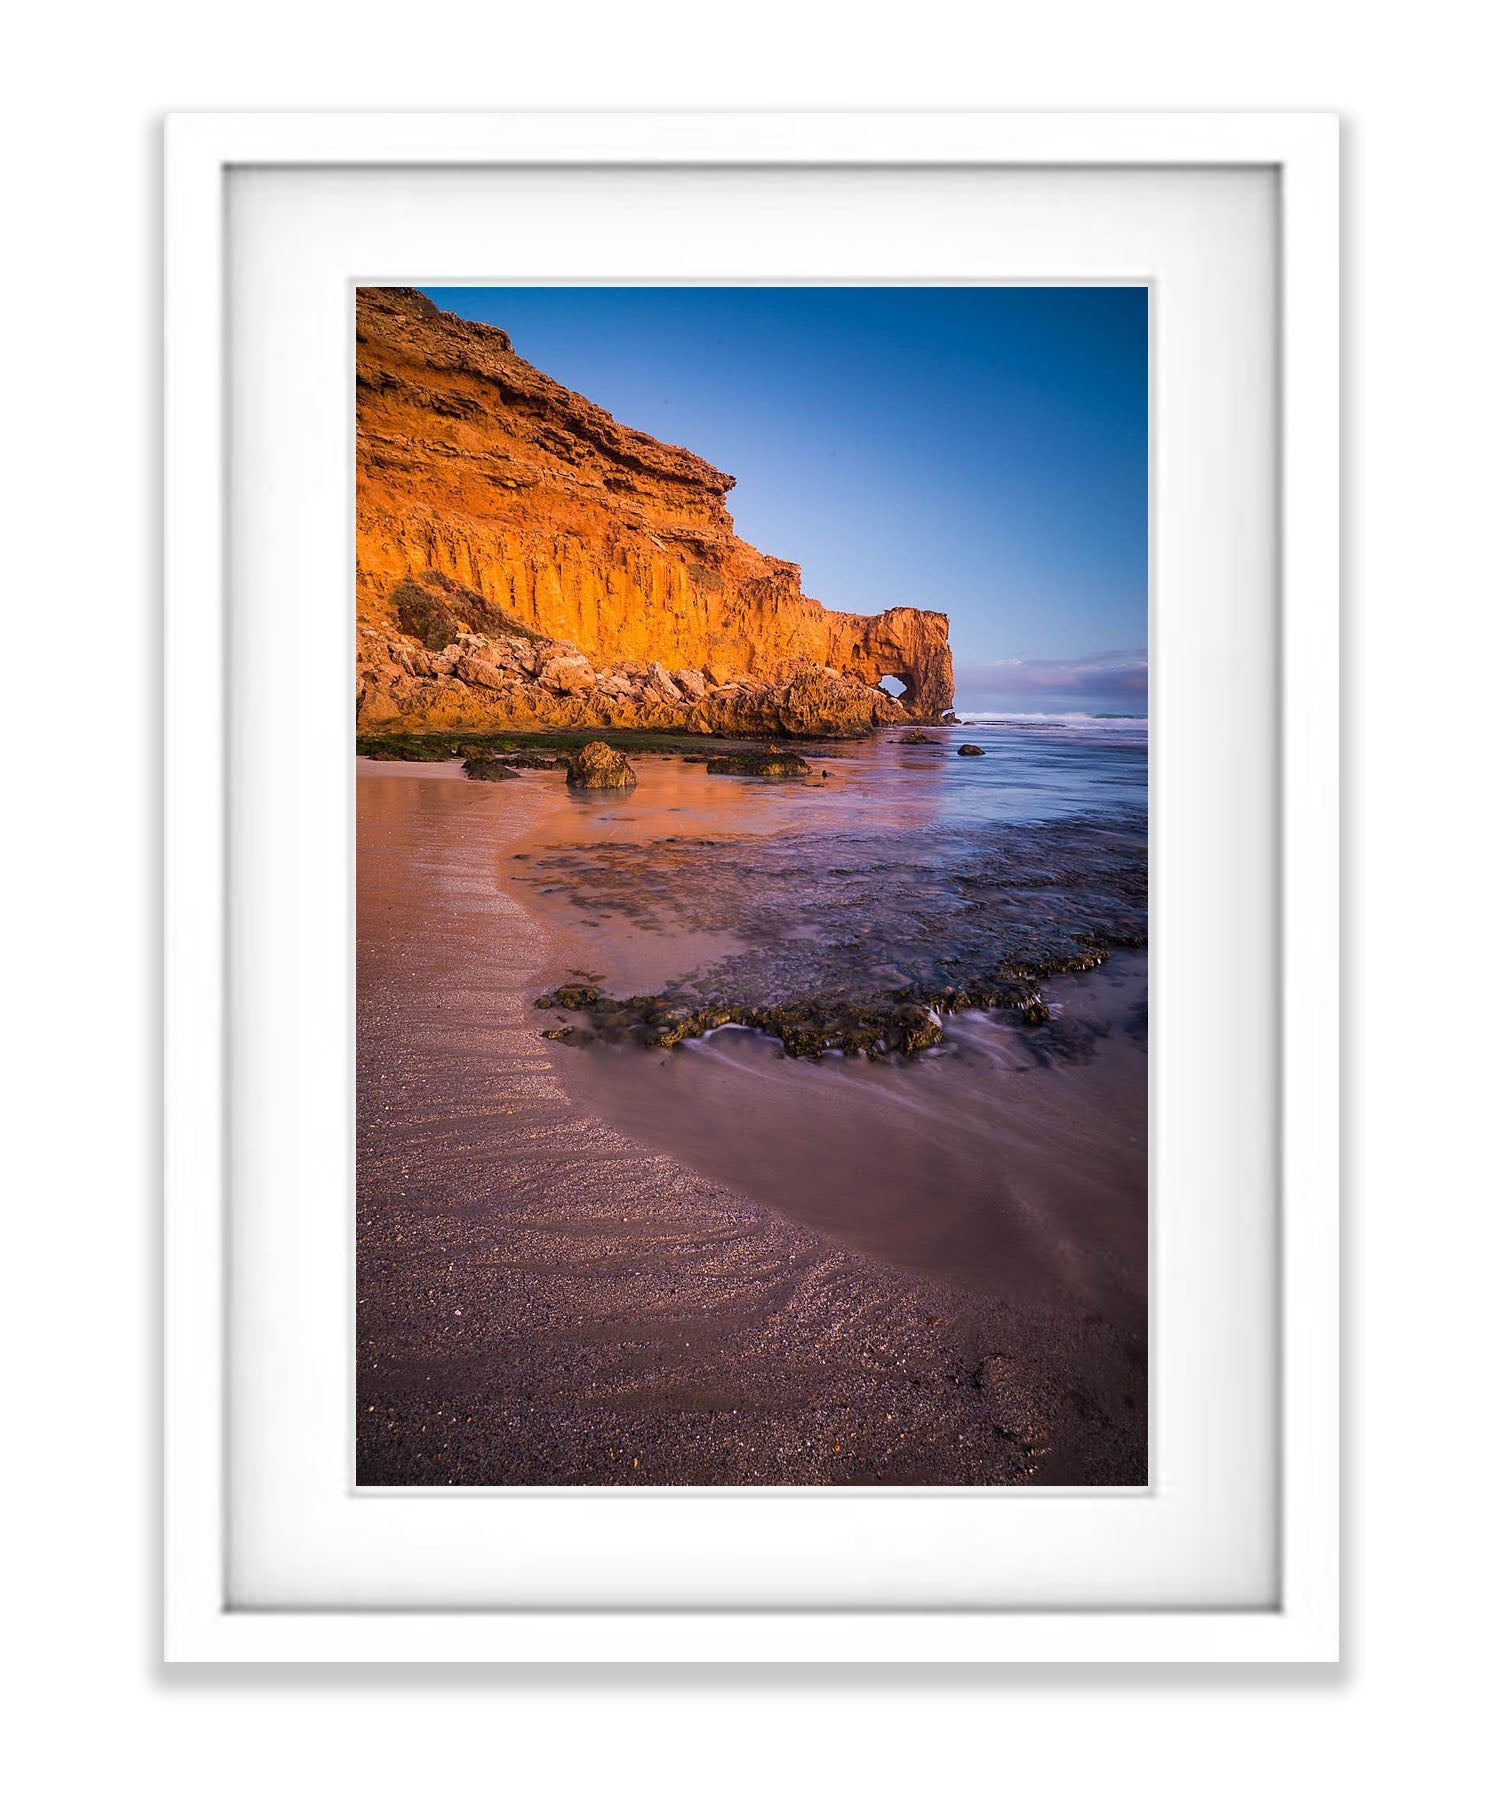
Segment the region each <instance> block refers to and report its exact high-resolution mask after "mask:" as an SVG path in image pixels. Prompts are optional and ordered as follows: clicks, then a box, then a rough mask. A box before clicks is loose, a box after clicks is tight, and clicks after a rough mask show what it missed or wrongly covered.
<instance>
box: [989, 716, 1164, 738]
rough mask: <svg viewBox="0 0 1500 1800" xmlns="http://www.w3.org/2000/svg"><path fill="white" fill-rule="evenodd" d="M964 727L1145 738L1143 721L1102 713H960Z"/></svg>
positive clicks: (1142, 719)
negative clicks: (1107, 733) (1032, 728)
mask: <svg viewBox="0 0 1500 1800" xmlns="http://www.w3.org/2000/svg"><path fill="white" fill-rule="evenodd" d="M959 723H960V724H962V725H1050V726H1054V727H1056V728H1057V729H1059V730H1074V731H1118V732H1126V733H1131V732H1133V733H1135V734H1136V735H1137V736H1144V735H1145V732H1146V726H1147V721H1146V720H1145V719H1144V718H1136V717H1122V716H1120V715H1117V714H1113V713H1109V714H1099V713H1081V712H1067V713H1043V712H960V714H959Z"/></svg>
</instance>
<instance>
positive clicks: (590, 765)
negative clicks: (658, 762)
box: [568, 739, 635, 788]
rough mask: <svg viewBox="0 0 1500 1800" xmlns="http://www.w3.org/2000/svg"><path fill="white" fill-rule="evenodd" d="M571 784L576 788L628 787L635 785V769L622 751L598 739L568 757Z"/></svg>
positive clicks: (570, 785) (569, 782)
mask: <svg viewBox="0 0 1500 1800" xmlns="http://www.w3.org/2000/svg"><path fill="white" fill-rule="evenodd" d="M568 786H569V787H576V788H628V787H634V786H635V770H634V769H632V768H631V766H630V764H629V762H628V761H627V760H626V757H625V755H624V753H623V752H622V751H619V750H616V749H614V748H612V747H611V746H610V745H609V744H606V743H604V742H602V741H601V740H598V739H596V740H595V741H594V742H593V743H591V744H585V745H584V746H583V748H582V749H581V750H580V751H578V752H577V754H576V755H574V756H570V757H569V758H568Z"/></svg>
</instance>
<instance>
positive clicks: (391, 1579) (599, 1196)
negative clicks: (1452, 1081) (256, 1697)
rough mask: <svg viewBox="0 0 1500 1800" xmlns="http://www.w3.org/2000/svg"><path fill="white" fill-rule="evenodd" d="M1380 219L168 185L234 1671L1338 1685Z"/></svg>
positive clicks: (297, 118)
mask: <svg viewBox="0 0 1500 1800" xmlns="http://www.w3.org/2000/svg"><path fill="white" fill-rule="evenodd" d="M1337 194H1338V175H1337V126H1336V121H1335V120H1333V119H1332V118H1330V117H1326V116H1321V115H1299V114H1291V115H1279V114H1278V115H1223V116H1208V115H1192V116H1186V115H1150V114H1139V115H1035V114H1032V115H1016V116H1006V115H1003V114H985V115H979V114H953V115H920V114H900V115H874V114H840V115H796V114H778V115H770V114H767V115H748V114H746V115H733V114H726V115H722V116H709V115H696V114H657V115H630V114H598V115H569V114H509V115H500V114H496V115H451V116H425V115H326V116H325V115H296V114H278V115H269V114H267V115H253V114H252V115H220V114H214V115H207V114H205V115H179V116H176V117H174V118H172V119H171V120H170V121H169V125H168V137H167V211H166V220H167V283H166V305H167V312H166V343H167V397H166V434H167V469H166V496H167V518H166V547H167V558H166V566H167V589H168V591H167V655H168V667H167V708H168V718H167V771H168V774H167V781H168V794H167V871H166V894H167V939H166V942H167V977H168V993H167V1002H166V1043H167V1080H166V1093H167V1105H168V1116H167V1192H166V1246H167V1269H166V1289H167V1308H168V1315H167V1329H166V1368H165V1380H166V1406H167V1468H166V1519H165V1531H166V1544H167V1557H166V1571H167V1595H166V1607H165V1617H166V1630H167V1642H166V1654H167V1656H168V1658H169V1659H171V1660H182V1661H286V1662H306V1661H332V1662H352V1661H395V1662H404V1661H445V1662H454V1661H493V1662H531V1661H569V1660H580V1661H590V1662H601V1661H621V1662H634V1661H644V1662H652V1661H657V1662H678V1661H687V1660H700V1661H701V1660H713V1661H724V1662H775V1661H828V1662H851V1661H870V1662H898V1663H899V1662H919V1661H940V1662H960V1661H996V1662H1003V1661H1036V1660H1041V1661H1048V1660H1054V1661H1090V1662H1110V1661H1121V1662H1125V1661H1170V1662H1180V1661H1191V1660H1204V1661H1304V1662H1305V1661H1329V1660H1334V1659H1336V1657H1337V1654H1338V1649H1337V1646H1338V1629H1337V1627H1338V1362H1337V1345H1338V1206H1337V1201H1338V1190H1337V1119H1338V1104H1337V1096H1338V1088H1337V1075H1338V1063H1337V1026H1336V1021H1337V1017H1338V995H1337V920H1338V910H1337V907H1338V882H1337V873H1338V870H1337V844H1338V768H1337V743H1338V723H1337V699H1338V696H1337V670H1338V656H1337V632H1338V517H1339V513H1338V379H1337V377H1338V279H1337V276H1338V265H1337V256H1338V229H1337Z"/></svg>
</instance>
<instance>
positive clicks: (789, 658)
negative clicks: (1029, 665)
mask: <svg viewBox="0 0 1500 1800" xmlns="http://www.w3.org/2000/svg"><path fill="white" fill-rule="evenodd" d="M356 379H357V393H358V399H357V421H356V457H357V468H356V476H357V541H356V569H357V587H356V592H357V604H358V721H359V725H360V728H361V729H362V730H366V731H380V730H391V729H403V728H411V729H416V730H422V729H429V728H430V729H434V730H436V729H444V730H446V729H451V728H453V727H462V728H470V729H482V728H483V729H492V730H493V729H504V728H506V727H510V726H515V727H518V728H526V727H535V728H544V727H553V728H565V727H577V726H616V727H631V728H642V729H653V730H684V729H686V730H693V731H700V732H720V733H741V732H758V733H766V732H769V733H776V734H780V735H787V736H807V737H819V736H824V737H826V736H845V735H855V734H858V733H860V732H864V731H868V730H870V729H871V728H872V727H873V726H876V725H881V724H897V723H903V722H910V721H913V720H923V721H935V720H937V719H940V718H941V716H942V715H943V713H944V712H945V711H947V710H948V709H949V708H950V707H951V706H952V704H953V662H952V657H951V655H950V653H949V649H948V622H947V619H946V618H945V617H944V616H943V615H942V614H941V613H934V612H925V611H919V610H918V609H916V608H914V607H905V606H902V607H893V608H891V609H890V610H888V611H886V612H882V613H879V614H876V615H874V616H872V617H864V616H862V615H860V614H856V613H843V612H832V611H829V610H828V609H826V608H824V607H822V606H820V605H819V604H818V602H817V601H816V600H813V599H811V598H809V596H807V595H806V594H804V593H803V592H802V582H801V572H800V570H799V569H798V568H797V566H796V564H794V563H789V562H782V561H780V560H778V559H777V558H775V557H771V556H766V555H763V554H762V553H761V552H760V551H759V550H757V549H755V548H754V547H753V546H751V545H749V544H747V543H745V542H743V540H742V539H740V538H739V537H737V536H736V535H735V530H734V521H733V519H732V518H731V517H730V515H729V512H728V510H727V508H726V507H725V504H724V496H725V495H726V494H727V493H728V491H729V489H730V488H731V487H732V486H733V477H732V476H729V475H725V474H723V473H722V472H721V471H720V470H718V469H715V468H713V467H712V466H711V465H710V464H709V463H707V462H705V461H703V459H702V458H701V457H698V456H694V455H693V454H692V453H691V452H690V451H687V450H682V449H678V448H676V447H675V446H672V445H669V444H661V443H658V442H657V440H656V439H655V438H652V437H648V436H646V435H645V433H643V432H638V431H632V430H630V429H628V428H627V427H625V426H622V425H619V424H617V423H616V421H615V420H614V419H613V418H611V417H610V415H609V414H608V413H606V412H605V411H603V410H602V408H600V407H597V406H595V405H593V404H592V403H591V402H590V401H588V400H585V399H584V398H583V397H582V396H581V395H578V394H574V393H571V392H570V391H569V390H568V389H566V388H564V387H562V386H561V385H559V384H558V383H557V382H555V381H552V380H550V379H549V378H548V377H547V376H545V375H543V374H542V373H541V372H540V371H539V370H537V369H534V368H533V367H532V366H531V365H530V364H529V363H527V362H526V361H524V360H523V359H522V358H521V357H519V356H517V355H516V354H515V352H514V351H513V350H512V348H511V344H510V339H509V338H508V337H507V336H506V334H505V333H504V332H503V331H498V330H496V329H495V328H494V327H492V326H486V325H476V324H471V323H469V322H468V321H466V320H463V319H459V318H456V317H454V316H453V315H452V314H451V313H444V312H440V311H439V310H438V309H437V308H436V307H435V306H433V304H432V303H431V302H430V301H429V300H427V299H425V298H424V297H423V296H422V295H420V294H417V293H415V292H413V291H411V290H408V289H399V288H365V289H361V290H360V293H359V297H358V313H357V354H356ZM885 676H895V677H896V678H897V679H898V680H899V681H900V682H902V683H903V684H904V687H905V692H904V694H903V697H902V699H900V700H895V699H892V698H891V697H890V696H889V695H887V694H886V693H885V692H884V691H883V690H881V689H880V688H879V687H878V686H877V685H876V684H877V683H878V682H879V681H880V680H881V678H882V677H885Z"/></svg>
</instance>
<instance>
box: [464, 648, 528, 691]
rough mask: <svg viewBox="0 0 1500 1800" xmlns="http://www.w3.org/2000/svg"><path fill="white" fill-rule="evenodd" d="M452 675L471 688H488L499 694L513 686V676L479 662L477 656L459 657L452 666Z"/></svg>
mask: <svg viewBox="0 0 1500 1800" xmlns="http://www.w3.org/2000/svg"><path fill="white" fill-rule="evenodd" d="M453 673H454V674H455V675H457V677H458V678H459V680H460V681H467V682H468V683H469V685H470V686H471V687H482V688H490V689H492V690H493V691H494V692H496V693H500V694H503V693H504V692H505V690H506V689H507V688H509V687H514V686H515V678H514V677H513V676H511V675H508V674H506V673H505V672H504V671H503V670H501V669H497V668H496V667H495V665H494V664H493V663H488V662H481V660H480V659H479V658H478V657H477V656H461V657H460V658H459V659H458V661H457V662H456V663H455V664H454V665H453Z"/></svg>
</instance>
